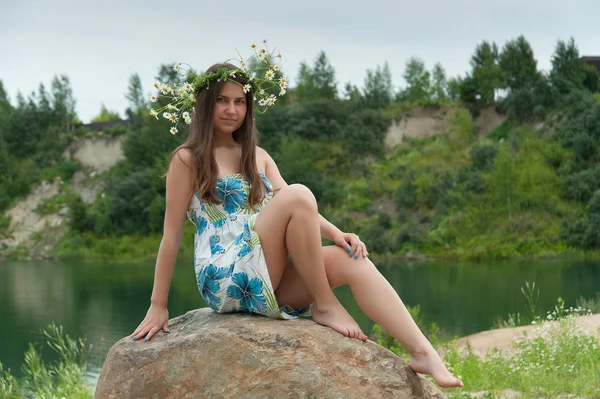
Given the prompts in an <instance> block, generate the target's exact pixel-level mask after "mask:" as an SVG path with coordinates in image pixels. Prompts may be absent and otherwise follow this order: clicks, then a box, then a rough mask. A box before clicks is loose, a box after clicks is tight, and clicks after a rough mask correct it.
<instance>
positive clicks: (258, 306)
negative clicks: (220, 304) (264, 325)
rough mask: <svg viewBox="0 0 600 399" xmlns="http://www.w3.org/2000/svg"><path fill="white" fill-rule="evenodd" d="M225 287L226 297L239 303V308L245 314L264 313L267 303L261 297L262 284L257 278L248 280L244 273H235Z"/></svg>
mask: <svg viewBox="0 0 600 399" xmlns="http://www.w3.org/2000/svg"><path fill="white" fill-rule="evenodd" d="M231 282H232V283H233V284H231V285H230V286H229V287H227V296H228V297H230V298H234V299H237V300H238V301H240V308H241V309H243V310H244V311H246V312H254V311H259V312H264V311H265V310H266V309H267V301H266V300H265V297H264V296H263V295H262V291H263V282H262V281H261V280H260V279H259V278H258V277H254V278H252V279H250V278H248V275H247V274H246V273H235V274H234V275H233V276H232V277H231Z"/></svg>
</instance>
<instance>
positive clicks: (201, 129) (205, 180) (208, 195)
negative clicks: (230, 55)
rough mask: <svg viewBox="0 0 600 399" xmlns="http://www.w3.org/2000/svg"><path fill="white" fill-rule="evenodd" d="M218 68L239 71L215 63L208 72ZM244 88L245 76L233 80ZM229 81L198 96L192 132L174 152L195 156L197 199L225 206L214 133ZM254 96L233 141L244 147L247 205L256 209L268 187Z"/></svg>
mask: <svg viewBox="0 0 600 399" xmlns="http://www.w3.org/2000/svg"><path fill="white" fill-rule="evenodd" d="M219 68H227V69H230V70H237V69H238V68H237V67H235V66H234V65H232V64H215V65H213V66H211V67H210V68H208V69H207V71H206V72H214V71H216V70H217V69H219ZM230 80H233V81H235V82H237V83H239V84H241V85H244V84H246V80H245V79H244V78H242V77H236V78H230ZM225 83H226V81H220V82H212V83H211V84H210V87H209V88H208V89H206V88H203V89H202V90H201V91H200V92H199V93H198V98H197V99H196V104H195V106H194V115H193V119H192V123H191V124H190V132H189V135H188V138H187V140H186V141H185V143H183V144H182V145H180V146H179V147H177V148H176V149H175V150H174V151H173V152H172V153H171V159H172V158H173V156H174V155H175V154H176V153H177V151H179V150H180V149H181V148H186V149H189V150H190V151H191V153H192V164H191V165H188V166H189V167H190V169H191V170H192V179H193V180H192V184H193V186H194V187H195V188H196V190H197V191H198V197H200V198H202V199H204V200H206V201H209V202H216V203H218V204H222V203H223V201H222V200H221V199H220V198H219V197H217V194H216V185H217V180H218V176H217V174H218V168H217V161H216V159H215V152H214V149H215V133H214V120H213V115H214V106H215V103H216V101H217V97H218V95H219V93H220V91H221V88H222V87H223V86H224V85H225ZM253 109H254V95H253V93H252V92H251V91H248V92H247V93H246V116H245V117H244V122H243V123H242V125H241V126H240V127H239V129H237V130H236V131H235V132H233V140H234V141H235V142H236V143H238V144H239V145H240V147H241V152H242V158H241V160H240V169H241V173H242V175H243V176H244V178H245V179H246V180H247V181H248V183H249V184H250V192H249V194H248V203H249V205H250V207H251V208H252V209H253V210H256V205H258V204H259V203H260V202H261V201H262V200H263V199H264V197H265V188H266V185H265V183H264V182H263V180H262V178H261V177H260V175H259V174H258V168H257V167H256V146H257V142H258V137H257V135H256V129H255V126H254V111H253Z"/></svg>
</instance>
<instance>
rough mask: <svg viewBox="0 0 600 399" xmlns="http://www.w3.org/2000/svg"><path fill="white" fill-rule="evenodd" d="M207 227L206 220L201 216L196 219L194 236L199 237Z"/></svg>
mask: <svg viewBox="0 0 600 399" xmlns="http://www.w3.org/2000/svg"><path fill="white" fill-rule="evenodd" d="M207 227H208V220H206V219H205V218H203V217H202V216H200V217H198V218H196V234H198V235H199V236H200V235H202V233H204V230H206V228H207Z"/></svg>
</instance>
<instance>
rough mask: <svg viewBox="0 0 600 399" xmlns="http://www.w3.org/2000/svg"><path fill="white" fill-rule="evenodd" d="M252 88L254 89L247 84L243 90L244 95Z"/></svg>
mask: <svg viewBox="0 0 600 399" xmlns="http://www.w3.org/2000/svg"><path fill="white" fill-rule="evenodd" d="M251 88H252V87H251V86H250V85H249V84H245V85H244V87H242V89H243V90H244V93H248V92H249V91H250V89H251Z"/></svg>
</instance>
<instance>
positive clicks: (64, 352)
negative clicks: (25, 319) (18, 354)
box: [0, 324, 92, 399]
mask: <svg viewBox="0 0 600 399" xmlns="http://www.w3.org/2000/svg"><path fill="white" fill-rule="evenodd" d="M42 332H43V334H44V336H45V338H46V343H47V344H48V346H49V347H50V348H52V350H53V351H55V352H56V353H57V354H58V360H57V361H56V362H54V363H52V364H49V365H47V364H45V363H44V361H43V360H42V355H41V351H40V350H38V349H36V347H35V346H34V345H33V344H29V349H28V350H27V352H25V361H24V363H23V366H22V367H21V369H22V371H23V376H22V377H21V378H18V379H17V378H16V377H14V376H13V375H12V374H11V373H10V370H5V369H4V367H3V366H2V363H0V399H9V398H10V399H21V398H23V399H25V398H36V399H54V398H68V399H87V398H90V399H91V398H92V387H91V386H90V385H89V384H87V383H86V382H85V381H84V375H85V371H86V367H87V355H88V353H89V349H90V348H89V347H87V346H86V344H85V340H83V339H78V340H75V339H72V338H70V337H69V336H68V335H65V334H63V330H62V327H57V326H56V325H54V324H50V325H49V326H48V327H47V328H46V329H44V330H43V331H42Z"/></svg>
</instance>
